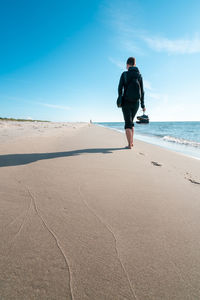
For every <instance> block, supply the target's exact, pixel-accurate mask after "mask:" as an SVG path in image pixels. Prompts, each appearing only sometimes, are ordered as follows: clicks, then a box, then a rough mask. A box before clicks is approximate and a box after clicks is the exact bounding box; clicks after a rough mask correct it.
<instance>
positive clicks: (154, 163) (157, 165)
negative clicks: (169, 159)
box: [151, 161, 162, 167]
mask: <svg viewBox="0 0 200 300" xmlns="http://www.w3.org/2000/svg"><path fill="white" fill-rule="evenodd" d="M151 163H152V165H154V166H156V167H161V166H162V165H161V164H159V163H158V162H156V161H151Z"/></svg>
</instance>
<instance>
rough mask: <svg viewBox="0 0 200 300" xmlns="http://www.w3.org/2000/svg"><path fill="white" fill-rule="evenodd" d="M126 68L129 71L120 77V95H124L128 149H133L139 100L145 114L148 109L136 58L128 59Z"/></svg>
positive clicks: (123, 105) (123, 107)
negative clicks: (135, 118)
mask: <svg viewBox="0 0 200 300" xmlns="http://www.w3.org/2000/svg"><path fill="white" fill-rule="evenodd" d="M126 68H127V70H128V71H125V72H123V73H122V75H121V77H120V81H119V86H118V95H119V96H121V95H123V101H122V112H123V116H124V121H125V125H124V129H125V131H126V137H127V141H128V146H127V147H126V148H128V149H131V148H132V147H133V134H134V123H133V120H134V117H135V115H136V113H137V111H138V108H139V100H140V103H141V107H142V110H143V112H145V110H146V108H145V105H144V90H143V80H142V76H141V74H140V72H139V69H138V68H137V67H136V63H135V58H134V57H129V58H128V59H127V62H126ZM122 93H123V94H122Z"/></svg>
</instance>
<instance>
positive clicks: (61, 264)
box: [0, 124, 200, 300]
mask: <svg viewBox="0 0 200 300" xmlns="http://www.w3.org/2000/svg"><path fill="white" fill-rule="evenodd" d="M125 145H126V141H125V137H124V135H122V134H121V133H119V132H116V131H113V130H110V129H107V128H102V127H98V126H95V125H89V124H82V125H81V126H80V124H79V125H77V126H76V128H73V126H72V127H71V129H70V130H69V128H67V127H66V130H65V127H62V126H61V127H59V126H58V128H56V129H55V130H53V133H52V134H51V133H50V132H48V134H43V135H42V134H41V133H38V134H37V135H31V134H29V135H26V136H23V135H21V136H20V139H17V138H16V139H13V140H12V139H9V140H8V141H5V142H4V144H2V145H1V147H0V154H1V155H0V179H1V180H0V237H1V242H0V299H5V300H7V299H20V300H21V299H30V300H31V299H74V300H85V299H87V300H125V299H126V300H128V299H137V300H138V299H141V300H147V299H148V300H151V299H152V300H161V299H169V300H171V299H173V300H175V299H180V300H184V299H200V255H199V253H200V243H199V236H200V218H199V215H200V186H199V185H198V184H194V183H192V182H191V181H190V180H189V179H192V180H193V181H200V178H199V177H200V176H199V164H200V162H199V161H198V160H195V159H192V158H187V157H184V156H183V155H179V154H176V153H173V152H171V151H168V150H164V149H162V148H160V147H156V146H153V145H148V144H146V143H143V142H140V141H135V147H134V149H132V150H128V149H124V146H125ZM152 162H155V163H154V164H153V163H152Z"/></svg>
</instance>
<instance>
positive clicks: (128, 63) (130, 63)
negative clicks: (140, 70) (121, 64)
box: [126, 57, 135, 70]
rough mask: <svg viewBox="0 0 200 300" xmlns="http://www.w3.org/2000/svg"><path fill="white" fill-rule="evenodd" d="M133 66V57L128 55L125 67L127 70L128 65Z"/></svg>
mask: <svg viewBox="0 0 200 300" xmlns="http://www.w3.org/2000/svg"><path fill="white" fill-rule="evenodd" d="M134 66H135V57H129V58H128V59H127V62H126V68H127V70H128V68H129V67H134Z"/></svg>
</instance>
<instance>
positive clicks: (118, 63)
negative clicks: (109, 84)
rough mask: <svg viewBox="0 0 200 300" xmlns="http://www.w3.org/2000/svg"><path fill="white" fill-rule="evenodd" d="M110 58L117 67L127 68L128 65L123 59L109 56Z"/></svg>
mask: <svg viewBox="0 0 200 300" xmlns="http://www.w3.org/2000/svg"><path fill="white" fill-rule="evenodd" d="M108 59H109V61H110V62H111V63H112V64H114V65H115V66H116V67H118V68H120V69H121V70H124V69H125V67H126V65H125V63H123V62H122V61H120V60H117V59H114V58H112V57H109V58H108Z"/></svg>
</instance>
